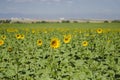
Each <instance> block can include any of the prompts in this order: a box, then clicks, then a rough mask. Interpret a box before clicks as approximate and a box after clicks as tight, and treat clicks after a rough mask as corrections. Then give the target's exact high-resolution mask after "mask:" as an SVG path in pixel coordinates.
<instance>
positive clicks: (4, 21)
mask: <svg viewBox="0 0 120 80" xmlns="http://www.w3.org/2000/svg"><path fill="white" fill-rule="evenodd" d="M10 22H11V20H8V19H7V20H0V23H10Z"/></svg>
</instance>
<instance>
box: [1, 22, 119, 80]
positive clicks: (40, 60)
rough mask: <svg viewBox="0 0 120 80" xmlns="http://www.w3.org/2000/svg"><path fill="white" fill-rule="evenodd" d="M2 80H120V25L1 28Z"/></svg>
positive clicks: (14, 26) (34, 25) (74, 24)
mask: <svg viewBox="0 0 120 80" xmlns="http://www.w3.org/2000/svg"><path fill="white" fill-rule="evenodd" d="M0 80H120V23H41V24H0Z"/></svg>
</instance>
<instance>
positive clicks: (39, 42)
mask: <svg viewBox="0 0 120 80" xmlns="http://www.w3.org/2000/svg"><path fill="white" fill-rule="evenodd" d="M15 37H16V39H18V40H23V39H24V38H25V35H23V34H16V35H15ZM1 38H2V39H1V40H0V46H2V45H3V44H4V40H5V39H6V36H5V35H3V36H1ZM71 39H72V35H70V34H69V35H64V38H63V42H64V43H65V44H67V43H69V42H70V41H71ZM60 43H61V42H60V39H58V38H56V37H55V38H52V39H51V41H50V47H51V48H59V47H60ZM42 44H43V41H42V39H38V40H37V45H38V46H42ZM82 46H88V42H87V41H83V42H82Z"/></svg>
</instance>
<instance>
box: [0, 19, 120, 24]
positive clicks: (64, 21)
mask: <svg viewBox="0 0 120 80" xmlns="http://www.w3.org/2000/svg"><path fill="white" fill-rule="evenodd" d="M71 22H72V23H79V21H76V20H74V21H70V20H62V21H56V22H50V21H45V20H43V21H36V22H35V21H32V22H31V23H38V24H39V23H71ZM103 22H104V23H120V20H113V21H109V20H105V21H103ZM0 23H18V24H21V23H27V22H24V21H12V20H9V19H7V20H0ZM86 23H90V22H89V21H86Z"/></svg>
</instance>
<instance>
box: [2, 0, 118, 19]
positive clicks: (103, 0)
mask: <svg viewBox="0 0 120 80" xmlns="http://www.w3.org/2000/svg"><path fill="white" fill-rule="evenodd" d="M119 8H120V0H0V18H4V17H5V18H10V17H26V18H38V19H59V18H60V17H64V18H67V19H71V18H74V19H120V9H119Z"/></svg>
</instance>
